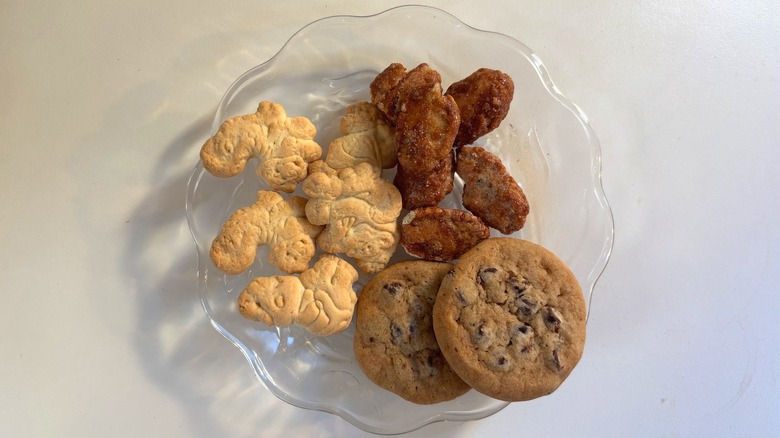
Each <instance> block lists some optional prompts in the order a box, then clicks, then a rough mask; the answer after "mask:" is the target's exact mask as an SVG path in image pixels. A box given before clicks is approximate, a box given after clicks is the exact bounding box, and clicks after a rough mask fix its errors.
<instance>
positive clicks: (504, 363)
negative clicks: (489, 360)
mask: <svg viewBox="0 0 780 438" xmlns="http://www.w3.org/2000/svg"><path fill="white" fill-rule="evenodd" d="M492 365H493V366H492V368H494V369H497V370H500V371H503V370H506V369H507V368H509V367H510V366H512V359H511V358H510V357H507V356H504V355H503V354H502V355H500V356H498V357H497V358H496V361H495V362H494V363H493V364H492Z"/></svg>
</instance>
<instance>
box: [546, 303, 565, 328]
mask: <svg viewBox="0 0 780 438" xmlns="http://www.w3.org/2000/svg"><path fill="white" fill-rule="evenodd" d="M562 322H563V320H562V319H561V315H560V314H558V312H557V311H556V310H555V309H553V308H552V307H551V306H547V313H546V315H545V316H544V324H545V325H546V326H547V327H548V328H549V329H550V330H552V331H553V332H555V333H558V331H559V330H560V328H561V323H562Z"/></svg>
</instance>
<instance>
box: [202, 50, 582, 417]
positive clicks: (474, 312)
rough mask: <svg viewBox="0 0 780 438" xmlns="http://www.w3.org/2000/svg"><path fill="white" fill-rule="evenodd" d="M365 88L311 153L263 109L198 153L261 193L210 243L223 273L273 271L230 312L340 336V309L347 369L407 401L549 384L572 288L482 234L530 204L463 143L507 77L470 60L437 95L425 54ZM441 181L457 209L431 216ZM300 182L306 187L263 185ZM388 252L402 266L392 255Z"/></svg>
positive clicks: (549, 257)
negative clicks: (352, 365) (347, 338)
mask: <svg viewBox="0 0 780 438" xmlns="http://www.w3.org/2000/svg"><path fill="white" fill-rule="evenodd" d="M370 89H371V102H359V103H355V104H352V105H350V106H348V107H347V108H346V109H345V113H344V116H343V117H342V119H341V122H340V125H339V130H340V133H341V136H339V137H338V138H336V139H335V140H333V141H332V142H331V143H330V144H329V145H328V147H327V149H326V150H325V151H323V148H322V147H320V145H319V144H317V143H316V141H315V137H316V128H315V127H314V125H313V124H312V123H311V121H310V120H308V119H307V118H305V117H288V116H287V113H286V111H285V110H284V108H283V107H282V105H280V104H278V103H274V102H269V101H263V102H261V103H260V104H259V106H258V109H257V111H256V112H255V113H254V114H249V115H244V116H238V117H234V118H231V119H228V120H226V121H225V122H224V123H223V124H222V125H221V126H220V128H219V130H218V131H217V133H216V134H215V135H214V136H213V137H211V138H210V139H208V140H207V141H206V143H205V144H204V145H203V147H202V149H201V159H202V162H203V165H204V167H205V169H206V170H207V171H209V172H210V173H212V174H213V175H215V176H219V177H231V176H235V175H237V174H239V173H240V172H241V171H242V170H243V169H244V167H245V166H246V165H247V163H248V162H249V161H250V160H252V159H254V160H255V161H256V163H257V171H256V172H257V175H258V176H259V177H260V178H261V179H262V180H263V181H264V182H265V183H266V184H267V185H268V186H269V187H270V188H271V189H272V190H260V191H258V192H257V199H256V202H255V203H254V204H252V205H249V206H245V207H243V208H240V209H238V210H236V211H235V212H234V213H233V214H232V215H231V216H230V217H229V218H228V219H227V221H225V223H224V224H223V225H222V227H221V229H220V231H219V233H218V235H217V236H216V238H215V239H214V241H213V242H212V245H211V251H210V257H211V259H212V261H213V263H214V265H215V266H216V267H217V268H218V269H219V270H221V271H222V272H224V273H226V274H229V275H236V274H240V273H242V272H244V271H246V270H247V269H249V268H250V267H251V266H252V264H253V263H254V262H255V258H256V256H257V249H258V247H259V246H267V247H268V261H269V263H271V264H272V265H273V266H275V267H277V268H278V269H279V270H281V271H283V272H284V273H286V274H289V275H276V276H264V277H257V278H254V279H252V280H251V281H250V282H249V284H248V285H247V286H246V287H245V288H244V289H243V290H242V291H241V293H240V294H239V296H238V300H237V301H238V310H239V312H240V314H241V315H243V316H244V317H246V318H248V319H250V320H253V321H257V322H260V323H262V324H264V325H266V326H289V325H297V326H301V327H303V328H305V329H306V330H308V331H309V332H311V333H312V334H314V335H317V336H328V335H332V334H335V333H339V332H341V331H343V330H344V329H346V328H347V327H348V326H349V325H350V324H351V322H352V320H353V316H355V314H356V315H357V316H356V320H357V322H356V324H355V336H354V339H353V346H354V352H355V357H356V359H357V362H358V364H359V366H360V367H361V369H362V370H363V371H364V372H365V374H366V376H367V377H368V378H369V379H370V380H371V381H373V382H374V383H376V384H377V385H379V386H380V387H382V388H385V389H387V390H389V391H391V392H393V393H395V394H397V395H399V396H401V397H403V398H404V399H406V400H409V401H411V402H414V403H421V404H430V403H438V402H442V401H446V400H451V399H454V398H456V397H458V396H460V395H462V394H464V393H466V392H467V391H469V390H470V389H471V388H474V389H475V390H477V391H479V392H482V393H484V394H486V395H488V396H491V397H495V398H498V399H502V400H508V401H518V400H528V399H531V398H535V397H539V396H541V395H545V394H548V393H549V392H552V391H553V390H554V389H555V388H557V387H558V385H560V383H561V382H562V381H563V380H564V379H565V378H566V377H567V376H568V374H569V373H570V372H571V370H572V368H573V367H574V365H576V363H577V361H578V360H579V358H580V356H581V354H582V349H583V345H584V339H585V306H584V301H583V297H582V292H581V290H580V289H579V285H578V283H577V281H576V279H575V278H574V276H573V274H572V273H571V271H569V270H568V268H567V267H566V266H565V264H564V263H563V262H562V261H560V260H559V259H558V258H557V257H556V256H555V255H553V254H552V253H550V252H549V251H547V250H546V249H544V248H542V247H540V246H538V245H535V244H532V243H530V242H527V241H524V240H519V239H513V238H490V230H491V228H492V229H495V230H498V231H499V232H501V233H503V234H511V233H513V232H515V231H518V230H519V229H521V228H522V227H523V226H524V224H525V220H526V217H527V215H528V212H529V207H528V201H527V199H526V197H525V194H524V193H523V191H522V189H521V188H520V186H519V184H518V183H517V182H516V181H515V179H514V178H513V177H512V176H511V175H510V174H509V172H508V171H507V170H506V168H505V167H504V165H503V163H502V162H501V159H500V158H499V157H498V156H496V155H494V154H492V153H490V152H488V151H487V150H485V149H483V148H481V147H477V146H473V145H472V144H473V143H474V142H475V141H476V140H477V139H479V138H481V137H482V136H484V135H486V134H487V133H489V132H491V131H493V130H494V129H496V128H497V127H498V126H499V125H500V124H501V122H502V121H503V120H504V118H505V117H506V115H507V113H508V112H509V105H510V102H511V100H512V96H513V93H514V84H513V82H512V80H511V78H509V76H508V75H506V74H504V73H502V72H500V71H498V70H490V69H479V70H477V71H476V72H474V73H473V74H472V75H470V76H468V77H467V78H464V79H462V80H460V81H458V82H455V83H453V84H451V85H450V86H449V87H448V88H447V89H446V90H444V88H443V87H442V84H441V77H440V75H439V73H438V72H436V71H435V70H433V69H432V68H431V67H430V66H428V65H427V64H420V65H419V66H417V67H416V68H414V69H412V70H410V71H407V69H406V68H405V67H404V66H403V65H401V64H397V63H395V64H391V65H390V66H388V68H387V69H385V70H384V71H383V72H381V73H380V74H379V75H378V76H377V77H376V79H375V80H374V81H373V82H372V83H371V85H370ZM323 155H324V158H323ZM392 168H396V175H395V178H394V180H393V181H388V180H385V179H384V178H383V169H392ZM456 174H457V175H458V176H459V177H460V178H461V179H462V181H463V183H464V186H463V194H462V204H463V207H464V209H449V208H442V207H440V206H439V205H438V203H439V202H440V201H441V200H442V199H443V198H444V197H445V196H446V195H447V194H449V193H450V192H451V191H452V188H453V183H454V181H455V175H456ZM299 187H300V189H301V191H302V192H303V194H305V195H306V197H303V196H290V197H287V198H285V197H283V196H282V194H280V193H279V192H284V193H292V192H294V191H295V190H296V189H298V188H299ZM404 210H406V214H405V215H404V216H403V218H402V217H401V215H402V212H403V211H404ZM399 246H402V247H403V249H404V250H405V251H406V253H408V254H409V255H411V256H413V257H415V258H417V259H418V260H409V261H402V262H396V263H394V264H390V260H391V258H392V257H393V256H394V255H395V254H396V253H397V252H398V247H399ZM318 252H319V253H321V254H322V255H320V256H319V258H318V259H317V260H315V261H314V264H313V266H311V267H310V265H311V263H312V260H313V259H314V258H315V256H316V254H318ZM341 256H343V257H345V258H351V259H352V260H353V261H354V263H355V265H356V266H357V267H358V268H359V270H360V271H362V272H363V273H365V274H368V275H371V276H372V277H371V278H370V279H369V281H368V283H367V284H366V286H365V287H364V288H363V289H362V291H361V292H360V294H357V293H356V292H355V289H354V285H355V283H356V282H357V281H358V277H359V275H358V271H357V270H356V269H355V268H354V267H353V266H352V264H351V263H350V262H348V261H347V260H345V258H342V257H341ZM389 264H390V265H389ZM388 265H389V266H388Z"/></svg>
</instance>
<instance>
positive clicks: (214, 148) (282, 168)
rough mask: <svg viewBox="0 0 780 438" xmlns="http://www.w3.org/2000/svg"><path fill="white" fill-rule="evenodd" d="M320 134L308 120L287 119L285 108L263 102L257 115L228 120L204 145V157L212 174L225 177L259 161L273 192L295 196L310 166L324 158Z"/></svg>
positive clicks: (259, 174)
mask: <svg viewBox="0 0 780 438" xmlns="http://www.w3.org/2000/svg"><path fill="white" fill-rule="evenodd" d="M316 134H317V129H316V128H315V127H314V124H312V122H311V121H310V120H309V119H307V118H306V117H287V113H286V112H285V111H284V107H282V105H280V104H278V103H275V102H270V101H263V102H260V104H259V105H258V107H257V111H256V112H255V113H253V114H247V115H243V116H237V117H233V118H230V119H228V120H225V121H224V122H223V123H222V125H221V126H220V127H219V130H218V131H217V133H216V134H214V136H213V137H211V138H209V139H208V140H207V141H206V143H204V144H203V147H202V148H201V150H200V158H201V160H203V167H205V168H206V170H208V171H209V173H211V174H212V175H215V176H219V177H223V178H227V177H231V176H235V175H238V174H239V173H241V171H242V170H244V166H246V163H247V161H249V159H250V158H256V159H257V160H258V161H259V163H258V166H257V175H258V176H260V177H261V178H262V179H263V180H264V181H265V182H267V183H268V185H269V186H270V187H271V188H272V189H274V190H280V191H283V192H287V193H292V192H293V191H295V187H296V186H297V185H298V183H299V182H301V181H302V180H303V179H304V178H306V174H307V171H306V168H307V166H308V164H309V163H311V162H312V161H314V160H317V159H319V158H320V156H321V155H322V148H320V145H318V144H317V143H316V142H315V141H314V136H315V135H316Z"/></svg>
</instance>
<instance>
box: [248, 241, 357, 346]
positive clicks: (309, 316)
mask: <svg viewBox="0 0 780 438" xmlns="http://www.w3.org/2000/svg"><path fill="white" fill-rule="evenodd" d="M357 279H358V273H357V271H356V270H355V268H353V267H352V265H350V264H349V263H347V262H346V261H344V260H342V259H340V258H338V257H337V256H335V255H333V254H324V255H323V256H322V257H320V259H319V260H317V263H315V264H314V266H312V267H311V269H307V270H305V271H303V272H302V273H301V276H300V278H298V277H293V276H283V275H278V276H273V277H257V278H255V279H254V280H252V282H251V283H249V285H248V286H247V287H246V288H245V289H244V290H243V291H242V292H241V293H240V294H239V296H238V311H239V312H240V313H241V315H243V316H244V317H245V318H248V319H251V320H253V321H259V322H262V323H264V324H265V325H267V326H280V327H281V326H288V325H293V324H294V325H299V326H302V327H304V328H306V330H308V331H310V332H311V333H312V334H315V335H318V336H328V335H332V334H334V333H338V332H340V331H342V330H344V329H345V328H347V327H348V326H349V323H350V322H351V321H352V314H353V313H354V311H355V302H356V301H357V295H356V294H355V291H354V290H353V289H352V285H353V284H354V283H355V282H356V281H357Z"/></svg>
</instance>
